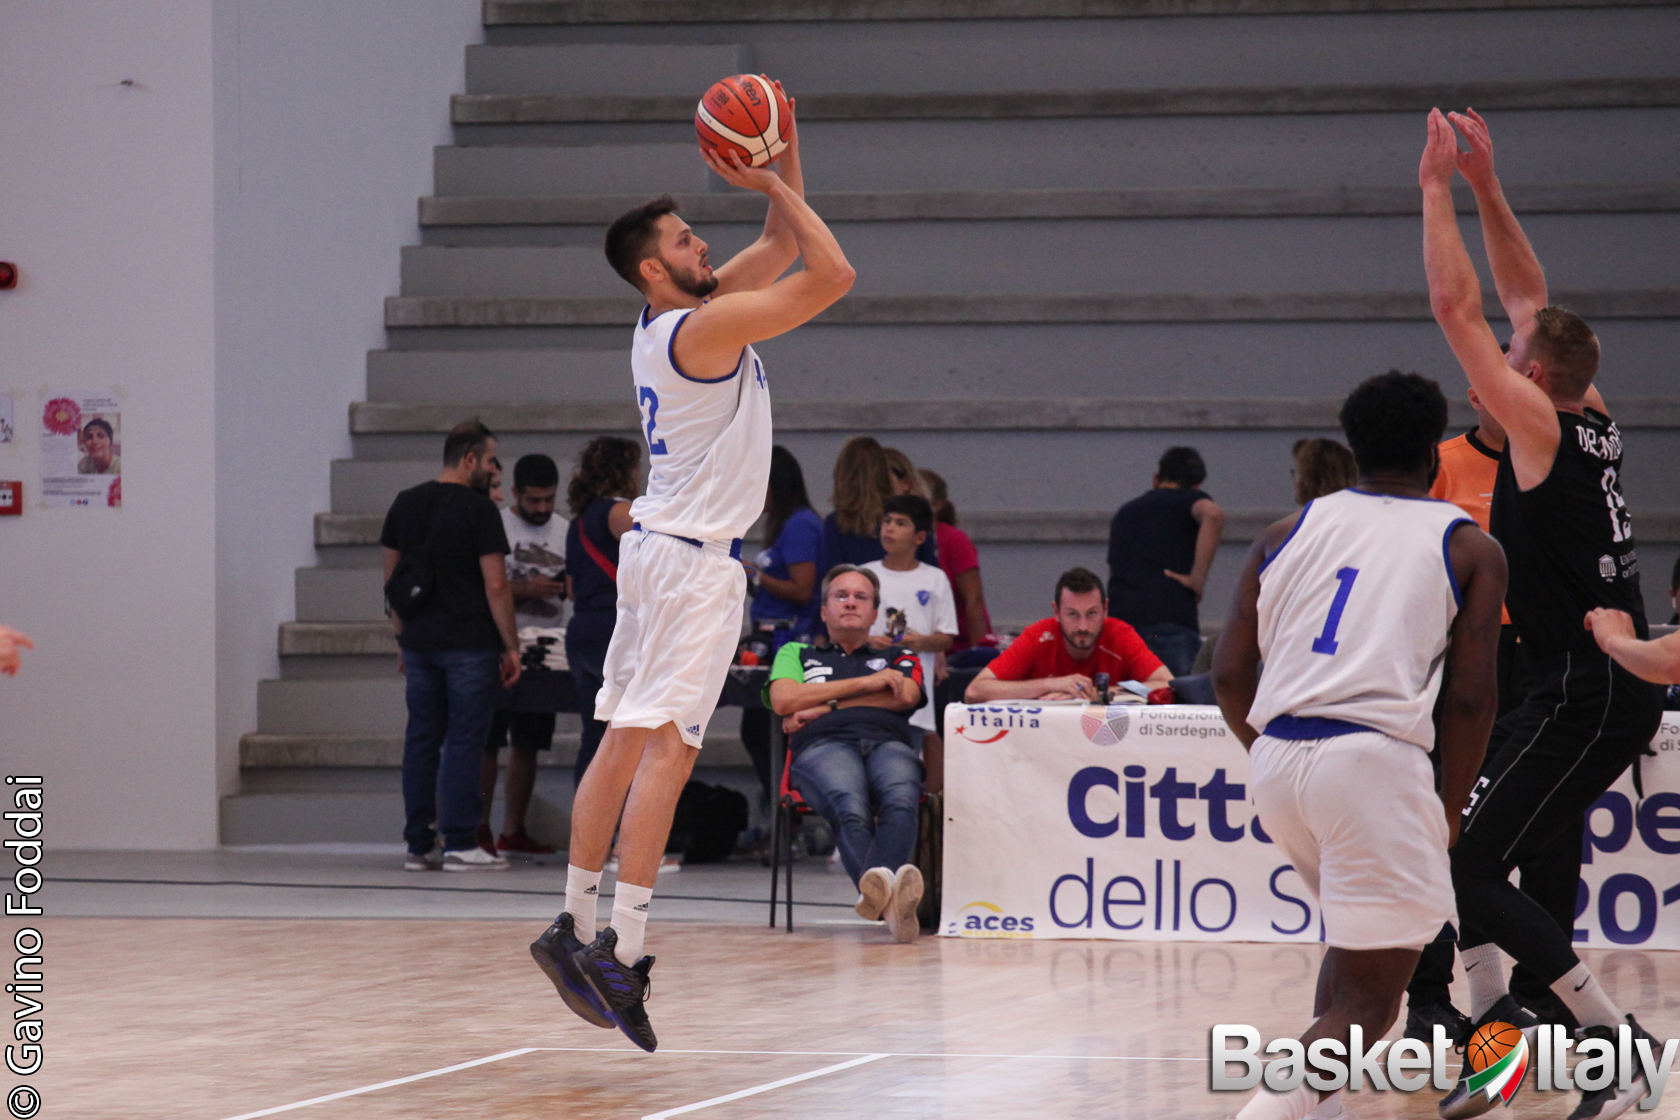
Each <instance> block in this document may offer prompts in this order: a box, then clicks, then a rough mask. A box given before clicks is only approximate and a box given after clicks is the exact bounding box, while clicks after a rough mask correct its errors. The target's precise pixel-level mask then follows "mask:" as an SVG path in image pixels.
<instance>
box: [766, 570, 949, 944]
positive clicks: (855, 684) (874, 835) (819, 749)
mask: <svg viewBox="0 0 1680 1120" xmlns="http://www.w3.org/2000/svg"><path fill="white" fill-rule="evenodd" d="M880 597H881V585H880V583H879V582H878V581H877V580H876V578H875V573H874V572H871V571H869V570H868V569H866V568H858V567H853V566H852V565H850V564H837V565H835V566H834V567H833V568H832V569H830V570H829V573H828V575H827V576H826V577H825V578H824V579H823V586H822V620H823V622H825V623H826V624H827V625H828V636H829V639H830V643H831V644H830V645H828V646H823V647H819V646H815V645H811V644H807V643H805V642H789V643H787V644H786V645H784V646H783V647H782V648H781V650H780V651H779V652H778V653H777V654H776V661H775V664H774V665H773V666H772V667H771V669H770V685H769V687H768V688H767V689H766V690H765V691H766V693H767V695H768V700H769V703H770V706H771V707H772V708H774V709H775V711H776V714H778V715H780V716H782V717H783V718H782V730H783V731H785V732H786V733H787V734H788V736H789V742H788V746H789V748H790V749H791V750H792V751H793V769H792V772H791V774H790V779H791V782H792V785H793V787H794V788H795V789H797V790H798V791H799V794H800V796H801V797H803V798H804V799H805V801H806V803H807V804H809V805H810V806H811V808H813V809H815V810H816V811H817V813H818V814H820V815H821V816H822V818H823V819H824V820H825V821H827V822H828V823H829V826H830V827H831V828H833V829H834V835H835V839H836V841H837V843H838V845H839V848H840V860H841V862H842V863H844V864H845V865H846V873H847V874H848V875H850V876H851V877H852V882H853V883H855V884H857V888H858V900H857V905H856V910H857V912H858V914H859V915H860V916H861V917H864V918H867V919H869V920H870V921H874V920H875V919H877V918H882V919H885V920H886V923H887V928H888V929H890V930H891V931H892V934H893V937H894V939H896V940H898V941H914V940H915V939H916V935H917V934H918V933H920V932H921V927H920V924H919V923H918V922H917V920H916V904H917V903H919V902H920V901H921V900H922V874H921V872H920V871H918V870H917V869H916V866H915V864H913V863H911V862H910V860H911V858H912V857H913V855H914V854H915V850H916V822H917V813H918V810H919V808H920V805H921V800H922V763H921V760H920V759H919V758H918V757H917V755H916V749H915V748H914V747H912V746H911V745H910V744H912V743H915V742H918V741H919V740H920V739H921V734H920V732H917V731H914V730H912V728H911V726H910V718H909V717H910V714H911V713H912V712H914V711H915V710H916V709H917V708H919V707H921V706H922V700H923V691H922V687H923V686H922V664H921V659H920V658H919V657H918V656H917V655H916V654H915V653H913V652H912V651H910V650H908V649H905V648H903V647H902V646H889V647H887V648H885V649H872V648H871V647H870V645H869V628H870V627H871V626H873V625H874V624H875V615H876V612H877V610H878V609H879V605H880Z"/></svg>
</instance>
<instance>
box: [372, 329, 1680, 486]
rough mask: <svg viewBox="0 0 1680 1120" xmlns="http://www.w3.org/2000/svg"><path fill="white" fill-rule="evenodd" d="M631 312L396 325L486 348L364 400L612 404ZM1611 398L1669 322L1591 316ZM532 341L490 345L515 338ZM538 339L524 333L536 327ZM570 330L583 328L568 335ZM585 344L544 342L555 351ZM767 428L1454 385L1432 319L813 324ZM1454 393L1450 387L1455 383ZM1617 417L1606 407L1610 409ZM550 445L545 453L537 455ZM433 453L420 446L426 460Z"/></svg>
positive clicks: (1646, 386) (621, 393) (415, 362)
mask: <svg viewBox="0 0 1680 1120" xmlns="http://www.w3.org/2000/svg"><path fill="white" fill-rule="evenodd" d="M633 321H634V318H633V313H632V317H628V318H625V319H623V320H621V321H620V322H619V323H618V324H616V325H614V326H610V327H606V326H603V327H588V328H577V327H573V328H536V329H534V330H532V331H529V332H516V331H507V330H497V329H494V328H488V329H480V330H475V331H451V330H448V329H443V330H437V331H430V332H428V331H418V332H416V331H398V332H395V336H394V338H393V344H409V345H412V344H414V340H415V339H416V338H417V337H419V338H421V339H423V340H424V342H425V343H426V344H428V345H439V346H443V345H450V346H461V347H464V346H466V344H467V343H469V342H470V343H472V344H474V345H475V346H483V347H487V349H471V350H468V349H435V350H417V349H401V350H383V351H374V352H373V353H371V354H369V356H368V397H369V399H370V400H376V401H410V402H429V403H434V404H446V403H447V404H457V405H458V404H459V402H461V401H482V402H491V401H501V402H507V401H541V402H549V403H555V402H566V401H622V400H624V399H626V397H627V396H628V394H629V360H628V358H627V357H626V353H625V347H626V346H627V344H628V340H629V337H630V327H631V323H632V322H633ZM1595 327H1596V329H1597V331H1598V334H1599V338H1600V340H1601V341H1602V343H1603V346H1604V353H1605V354H1606V356H1607V357H1606V359H1605V380H1604V384H1605V387H1606V391H1608V392H1609V393H1610V394H1611V397H1612V398H1613V402H1614V398H1619V397H1627V398H1632V397H1664V396H1670V395H1673V394H1674V392H1675V388H1674V348H1675V343H1674V327H1673V324H1672V321H1670V320H1663V319H1606V320H1602V321H1598V322H1596V323H1595ZM520 333H523V334H525V335H526V336H527V339H528V340H529V341H527V344H528V345H532V346H536V345H542V346H544V347H545V348H543V349H535V348H533V349H506V348H504V349H488V347H508V346H512V345H516V343H513V342H510V341H509V340H508V336H509V335H514V334H520ZM537 335H546V336H547V341H544V342H540V343H539V342H537V341H536V339H535V337H534V336H537ZM579 336H582V337H581V338H580V337H579ZM573 343H575V344H577V345H588V346H591V347H599V348H598V349H594V348H592V349H557V348H555V347H560V346H566V345H568V344H573ZM757 349H758V351H759V353H760V354H762V355H763V356H764V363H765V368H766V369H767V370H768V372H769V376H770V379H771V385H772V388H773V389H774V392H775V404H776V414H777V419H778V423H781V422H782V421H784V420H786V419H787V418H788V417H790V416H792V415H794V413H790V412H788V411H787V410H786V407H785V406H787V405H791V404H793V403H794V402H797V401H812V400H832V399H833V398H834V397H835V396H836V395H837V394H836V391H835V390H834V388H833V386H836V385H844V386H846V388H847V393H848V395H850V396H851V397H852V399H854V400H873V401H881V402H886V401H918V400H920V401H926V400H947V401H950V400H1018V399H1020V398H1021V397H1023V396H1033V397H1046V398H1089V397H1091V395H1092V393H1093V391H1094V390H1097V389H1100V394H1101V395H1102V396H1103V397H1109V398H1121V399H1148V398H1157V397H1163V396H1168V395H1173V396H1178V395H1182V396H1186V397H1189V396H1197V397H1209V398H1215V399H1220V398H1259V399H1268V398H1272V397H1277V396H1282V395H1287V396H1290V397H1341V396H1344V395H1345V394H1346V393H1347V391H1348V389H1349V388H1350V387H1351V386H1352V385H1353V383H1354V381H1355V380H1357V377H1358V376H1360V375H1362V373H1368V372H1374V371H1375V372H1380V371H1381V370H1382V369H1387V368H1389V367H1390V366H1395V367H1398V368H1401V369H1416V370H1421V371H1423V372H1425V373H1427V374H1429V376H1431V377H1435V378H1438V379H1439V380H1440V381H1441V382H1442V384H1443V385H1449V386H1450V385H1454V384H1457V383H1458V382H1459V381H1460V380H1461V375H1460V374H1459V372H1458V371H1457V369H1456V368H1455V367H1454V366H1453V365H1452V364H1451V360H1450V357H1449V355H1448V353H1447V350H1446V348H1445V346H1444V345H1443V344H1442V341H1441V331H1440V328H1439V327H1437V326H1436V325H1435V323H1434V322H1433V321H1432V320H1427V319H1421V318H1420V319H1416V320H1411V321H1393V320H1391V321H1383V322H1364V323H1361V322H1348V321H1344V322H1326V321H1294V322H1281V321H1272V322H1246V323H1242V322H1225V323H1196V322H1179V323H1085V324H1077V323H1072V324H1070V323H1060V324H1013V325H1011V324H990V325H986V326H979V327H975V326H948V325H947V326H941V325H938V324H928V325H920V326H902V325H895V324H890V323H883V324H875V325H869V324H855V323H854V324H848V325H835V326H823V325H821V324H816V325H812V326H807V327H801V328H800V329H799V330H796V331H793V332H791V333H789V334H786V335H783V336H781V337H780V338H775V339H771V340H769V341H768V342H765V343H763V344H761V345H760V346H759V347H758V348H757ZM1451 395H1453V396H1457V395H1458V394H1457V393H1456V392H1453V393H1452V394H1451ZM1623 411H1624V410H1622V409H1620V408H1618V409H1617V412H1618V414H1621V413H1623ZM550 453H551V454H552V452H550ZM433 454H434V450H433V449H431V448H428V449H427V451H426V457H431V456H432V455H433Z"/></svg>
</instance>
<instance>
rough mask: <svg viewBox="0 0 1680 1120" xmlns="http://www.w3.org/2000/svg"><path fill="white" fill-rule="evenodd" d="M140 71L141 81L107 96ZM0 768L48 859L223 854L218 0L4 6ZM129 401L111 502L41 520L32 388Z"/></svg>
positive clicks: (2, 1) (0, 9)
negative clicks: (16, 276) (15, 668)
mask: <svg viewBox="0 0 1680 1120" xmlns="http://www.w3.org/2000/svg"><path fill="white" fill-rule="evenodd" d="M124 79H132V80H133V81H134V83H135V84H134V85H133V86H132V87H125V86H122V85H121V84H119V83H121V82H122V81H123V80H124ZM0 105H4V106H5V109H4V110H3V111H0V258H3V259H5V260H10V261H15V262H17V264H18V265H19V266H20V268H21V270H22V274H23V280H22V284H21V286H20V287H19V288H18V290H16V291H12V292H0V391H5V390H14V391H16V392H15V395H16V397H17V416H18V421H19V423H18V427H19V429H20V431H19V441H18V442H17V443H15V444H13V445H12V446H11V447H9V448H6V447H0V478H7V479H21V480H23V482H24V485H25V487H26V491H25V493H26V497H27V499H28V501H29V508H28V509H27V510H26V512H25V513H24V515H23V516H22V517H18V518H5V519H0V619H3V620H4V621H6V622H8V623H11V624H13V625H15V626H18V627H20V628H22V629H23V630H25V631H27V632H28V633H29V634H31V635H32V636H33V637H34V638H35V641H36V643H37V645H38V646H39V648H38V649H37V650H36V651H35V652H34V653H33V654H26V657H27V658H28V661H27V664H26V665H25V667H24V670H23V673H22V674H21V675H20V676H19V677H17V678H16V679H15V680H13V679H7V678H0V768H4V769H5V770H6V772H7V773H19V772H30V771H34V772H38V773H44V774H45V776H46V791H47V800H46V808H47V813H48V815H47V819H46V838H47V840H48V842H49V843H50V844H52V845H54V846H59V847H71V846H78V847H89V846H111V847H159V848H179V847H203V846H208V845H211V844H214V843H215V841H216V800H215V792H216V789H215V737H214V728H215V716H216V712H215V689H214V681H215V676H214V673H215V670H214V664H215V638H216V635H215V607H214V603H213V600H212V597H211V588H212V587H213V585H214V580H215V516H216V498H217V494H216V487H215V462H214V454H213V449H212V439H213V435H214V431H215V395H216V381H215V321H214V315H215V310H214V298H215V295H214V283H213V281H214V277H213V255H214V247H213V243H212V233H213V231H212V227H211V222H210V214H211V210H212V203H213V169H212V151H211V135H212V130H211V8H210V3H209V0H153V2H151V3H147V4H135V3H124V2H119V0H56V2H54V3H26V2H23V0H0ZM112 385H116V386H120V387H121V388H122V389H123V390H125V391H126V394H127V399H126V401H125V402H124V404H125V407H124V415H123V425H122V427H123V447H122V459H123V474H124V478H123V503H124V508H123V509H121V510H109V509H102V508H98V509H73V510H42V509H38V508H36V507H35V502H36V500H37V499H38V497H39V462H38V457H37V456H38V446H39V445H38V443H37V433H38V432H39V431H40V410H41V403H42V402H41V400H40V398H39V395H38V393H39V389H40V387H42V386H50V387H52V388H54V389H65V388H69V389H106V388H109V387H110V386H112Z"/></svg>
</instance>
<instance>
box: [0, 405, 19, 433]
mask: <svg viewBox="0 0 1680 1120" xmlns="http://www.w3.org/2000/svg"><path fill="white" fill-rule="evenodd" d="M15 432H16V429H15V428H13V426H12V395H11V394H10V393H0V443H11V442H12V436H13V435H14V434H15Z"/></svg>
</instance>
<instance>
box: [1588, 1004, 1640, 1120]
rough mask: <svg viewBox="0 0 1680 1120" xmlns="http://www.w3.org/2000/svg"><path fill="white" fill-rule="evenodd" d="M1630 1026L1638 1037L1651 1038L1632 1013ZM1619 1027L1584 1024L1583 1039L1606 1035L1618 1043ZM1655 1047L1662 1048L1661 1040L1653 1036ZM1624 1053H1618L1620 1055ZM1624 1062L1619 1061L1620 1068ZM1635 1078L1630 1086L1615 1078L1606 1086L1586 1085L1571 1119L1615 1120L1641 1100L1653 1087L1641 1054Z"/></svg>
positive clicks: (1636, 1061) (1635, 1068) (1598, 1037)
mask: <svg viewBox="0 0 1680 1120" xmlns="http://www.w3.org/2000/svg"><path fill="white" fill-rule="evenodd" d="M1627 1021H1628V1026H1630V1027H1632V1028H1633V1037H1634V1039H1635V1040H1638V1039H1641V1038H1650V1037H1651V1036H1650V1034H1648V1033H1647V1032H1646V1030H1645V1028H1644V1027H1641V1026H1640V1025H1639V1022H1638V1020H1636V1019H1634V1017H1633V1016H1632V1015H1629V1016H1628V1017H1627ZM1616 1034H1617V1031H1616V1029H1615V1028H1614V1027H1603V1026H1598V1027H1582V1028H1581V1041H1583V1042H1585V1041H1586V1040H1587V1039H1589V1038H1597V1039H1603V1040H1604V1041H1606V1042H1608V1043H1610V1045H1612V1046H1614V1045H1616ZM1651 1049H1652V1050H1653V1051H1657V1050H1660V1044H1658V1043H1656V1040H1655V1039H1652V1047H1651ZM1619 1056H1620V1055H1618V1057H1619ZM1620 1065H1621V1063H1620V1062H1618V1063H1617V1068H1620ZM1633 1069H1634V1076H1633V1081H1632V1083H1631V1084H1630V1085H1629V1087H1628V1088H1626V1089H1618V1088H1617V1087H1616V1086H1617V1084H1618V1081H1617V1080H1615V1079H1613V1080H1611V1082H1610V1084H1608V1085H1606V1086H1605V1087H1604V1088H1602V1089H1583V1090H1582V1091H1581V1103H1580V1104H1578V1105H1576V1106H1575V1111H1574V1112H1571V1113H1570V1114H1569V1120H1615V1118H1616V1117H1618V1116H1620V1115H1621V1114H1622V1113H1624V1112H1626V1111H1627V1110H1628V1109H1630V1108H1632V1107H1633V1106H1634V1105H1636V1104H1638V1103H1639V1102H1640V1101H1641V1100H1642V1099H1644V1097H1645V1095H1646V1094H1647V1093H1649V1092H1650V1091H1651V1086H1650V1084H1649V1083H1648V1082H1647V1081H1646V1080H1645V1067H1644V1066H1643V1065H1642V1064H1641V1063H1640V1061H1639V1058H1638V1057H1637V1056H1635V1057H1634V1059H1633Z"/></svg>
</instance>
